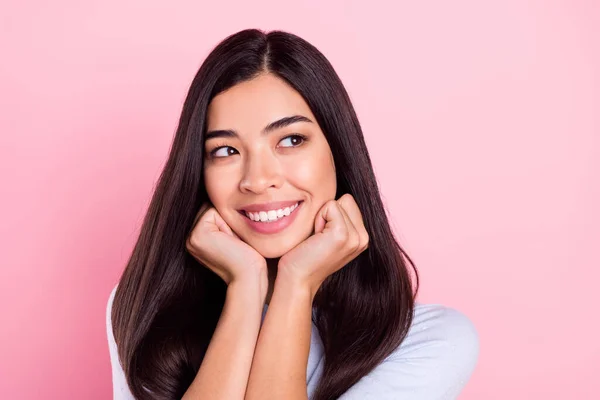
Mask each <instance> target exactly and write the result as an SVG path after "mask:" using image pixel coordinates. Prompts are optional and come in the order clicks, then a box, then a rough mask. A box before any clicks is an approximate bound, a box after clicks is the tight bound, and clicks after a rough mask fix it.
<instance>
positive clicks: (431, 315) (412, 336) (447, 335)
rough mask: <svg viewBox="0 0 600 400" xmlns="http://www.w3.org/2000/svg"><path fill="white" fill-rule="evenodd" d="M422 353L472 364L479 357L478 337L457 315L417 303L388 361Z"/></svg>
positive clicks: (466, 319) (464, 318)
mask: <svg viewBox="0 0 600 400" xmlns="http://www.w3.org/2000/svg"><path fill="white" fill-rule="evenodd" d="M425 349H429V350H431V351H434V350H435V351H436V352H437V353H438V355H443V354H445V353H452V354H453V356H452V358H455V357H458V358H460V359H462V360H463V362H469V361H470V362H473V361H475V360H476V359H477V358H478V355H479V334H478V332H477V329H476V327H475V325H474V323H473V322H472V321H471V319H470V318H469V317H467V316H466V315H465V314H464V313H462V312H461V311H459V310H457V309H454V308H451V307H447V306H443V305H441V304H422V303H417V304H415V308H414V314H413V321H412V324H411V327H410V329H409V332H408V334H407V336H406V338H405V340H404V341H403V342H402V344H401V345H400V347H399V348H398V349H397V350H396V351H395V352H394V353H393V354H392V355H391V357H392V358H402V357H403V356H407V355H410V354H411V353H414V352H423V351H425ZM474 359H475V360H474Z"/></svg>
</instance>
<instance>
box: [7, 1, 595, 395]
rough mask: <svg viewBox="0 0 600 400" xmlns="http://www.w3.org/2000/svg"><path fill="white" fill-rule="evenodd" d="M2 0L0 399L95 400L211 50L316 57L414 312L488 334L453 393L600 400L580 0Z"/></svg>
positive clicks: (590, 107)
mask: <svg viewBox="0 0 600 400" xmlns="http://www.w3.org/2000/svg"><path fill="white" fill-rule="evenodd" d="M231 3H232V2H223V1H215V2H208V1H205V2H199V1H196V2H191V1H188V2H167V1H163V2H156V1H142V0H137V1H126V2H125V1H115V0H110V1H106V0H105V1H54V2H46V1H36V2H32V1H16V0H13V1H3V2H2V5H1V6H0V7H1V8H0V49H1V50H0V51H1V53H0V54H1V55H2V62H1V63H0V89H1V90H0V102H1V103H0V106H1V111H0V134H1V136H0V150H1V154H0V173H1V178H2V185H1V189H0V190H1V192H0V194H1V197H0V199H1V200H0V201H1V202H2V203H1V207H0V210H1V213H2V214H1V215H0V218H1V219H0V220H1V221H2V222H1V223H0V239H1V243H2V267H1V269H0V285H1V287H0V296H2V297H1V298H0V307H1V318H2V322H1V324H0V325H1V328H0V335H1V337H0V339H1V340H0V354H1V356H0V398H3V399H41V398H44V399H107V398H110V396H111V376H110V364H109V357H108V347H107V341H106V334H105V307H106V300H107V298H108V294H109V292H110V290H111V289H112V287H113V285H114V284H115V282H116V281H117V279H118V277H119V276H120V274H121V272H122V270H123V268H124V263H125V262H126V260H127V258H128V256H129V253H130V251H131V249H132V246H133V243H134V240H135V239H136V235H137V233H138V229H139V225H140V222H141V220H142V218H143V215H144V212H145V209H146V207H147V205H148V201H149V197H150V195H151V193H152V190H153V184H154V183H155V181H156V179H157V178H158V174H159V172H160V170H161V168H162V165H163V163H164V161H165V159H166V156H167V152H168V147H169V145H170V142H171V139H172V136H173V133H174V130H175V127H176V123H177V119H178V117H179V112H180V110H181V106H182V102H183V99H184V96H185V94H186V90H187V88H188V86H189V84H190V82H191V79H192V77H193V75H194V74H195V72H196V70H197V68H198V67H199V65H200V63H201V62H202V61H203V59H204V57H205V56H206V55H207V53H208V51H209V50H210V49H211V48H212V47H213V46H214V45H215V44H216V43H217V42H218V41H220V40H221V39H223V38H224V37H225V36H227V35H228V34H230V33H233V32H236V31H238V30H240V29H243V28H247V27H258V28H262V29H284V30H288V31H291V32H294V33H297V34H299V35H300V36H302V37H304V38H306V39H307V40H309V41H310V42H312V43H313V44H315V45H316V46H317V47H318V48H319V49H321V50H322V51H323V52H324V53H325V55H326V56H327V57H328V58H329V59H330V60H331V62H332V64H333V65H334V67H335V68H336V69H337V71H338V73H339V74H340V76H341V78H342V80H343V81H344V83H345V84H346V86H347V88H348V91H349V92H350V95H351V97H352V99H353V101H354V104H355V106H356V109H357V112H358V114H359V118H360V120H361V123H362V125H363V128H364V132H365V136H366V140H367V144H368V146H369V148H370V151H371V155H372V159H373V160H374V163H375V168H376V173H377V175H378V180H379V182H380V184H381V188H382V191H383V194H384V200H385V202H386V205H387V207H388V209H389V212H390V214H391V216H392V219H393V223H394V228H395V230H396V232H397V233H398V235H399V238H400V240H401V242H402V243H403V244H404V245H405V247H406V249H407V250H408V251H409V253H410V254H411V255H412V256H413V257H414V259H415V261H416V262H417V266H418V267H419V269H420V273H421V276H422V278H423V280H422V282H423V285H422V291H421V293H420V296H419V299H418V300H419V301H421V302H435V303H443V304H446V305H449V306H452V307H455V308H458V309H459V310H461V311H463V312H464V313H466V314H467V315H468V316H469V317H470V318H471V319H472V320H473V322H474V323H475V325H476V326H477V328H478V331H479V333H480V337H481V354H480V359H479V363H478V366H477V368H476V370H475V373H474V374H473V376H472V379H471V381H470V382H469V383H468V384H467V386H466V388H465V390H464V392H463V394H462V396H461V398H462V399H488V400H491V399H515V400H519V399H542V398H543V399H566V398H568V399H598V398H600V379H598V373H599V372H600V341H599V340H598V338H599V337H600V318H599V317H598V315H600V312H599V311H598V310H597V308H598V306H599V305H600V296H599V292H600V289H599V287H598V286H599V282H600V273H599V272H598V269H599V267H600V257H599V255H598V247H600V246H599V245H600V228H599V227H600V212H599V208H600V207H599V205H600V117H599V116H598V111H599V110H600V46H599V44H600V40H599V38H600V28H599V27H600V6H599V2H594V1H587V2H584V1H566V0H565V1H527V2H525V1H516V0H511V1H493V2H492V1H487V2H480V1H456V2H448V1H427V2H409V1H400V2H397V1H394V2H392V1H389V2H378V1H364V2H360V1H344V2H342V1H328V2H317V1H310V2H308V1H301V2H293V3H291V2H290V3H286V4H283V2H281V1H252V2H245V1H237V2H235V3H236V4H235V6H234V5H233V4H231Z"/></svg>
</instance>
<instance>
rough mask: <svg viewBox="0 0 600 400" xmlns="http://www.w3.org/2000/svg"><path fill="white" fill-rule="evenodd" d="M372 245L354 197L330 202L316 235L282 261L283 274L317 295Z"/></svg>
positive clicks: (322, 211)
mask: <svg viewBox="0 0 600 400" xmlns="http://www.w3.org/2000/svg"><path fill="white" fill-rule="evenodd" d="M368 245H369V234H368V233H367V230H366V229H365V226H364V224H363V219H362V215H361V213H360V210H359V208H358V205H357V204H356V201H355V200H354V198H353V197H352V195H350V194H344V195H343V196H342V197H340V198H339V199H338V200H330V201H328V202H327V203H325V204H324V205H323V207H321V209H320V210H319V212H318V213H317V216H316V218H315V233H314V235H311V236H310V237H309V238H308V239H306V240H305V241H303V242H302V243H300V244H299V245H297V246H296V247H294V248H293V249H292V250H290V251H289V252H288V253H286V254H284V255H283V256H282V257H281V259H280V260H279V264H278V266H277V268H278V277H279V276H280V272H284V274H283V275H284V276H286V277H291V278H292V279H293V280H294V281H296V283H299V284H301V285H305V286H306V287H307V288H308V289H310V291H311V294H312V295H313V296H314V294H315V293H316V291H317V289H318V288H319V287H320V286H321V283H323V281H324V280H325V278H327V277H328V276H329V275H331V274H333V273H334V272H336V271H338V270H339V269H341V268H342V267H343V266H345V265H346V264H347V263H349V262H350V261H352V260H353V259H354V258H356V257H357V256H358V255H359V254H360V253H362V252H363V251H364V250H365V249H366V248H367V247H368Z"/></svg>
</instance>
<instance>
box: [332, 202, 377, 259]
mask: <svg viewBox="0 0 600 400" xmlns="http://www.w3.org/2000/svg"><path fill="white" fill-rule="evenodd" d="M338 203H339V204H340V205H341V206H342V208H343V209H344V211H346V213H347V214H348V217H350V220H351V221H352V223H353V224H354V227H355V228H356V230H357V232H358V235H359V238H360V248H361V249H362V248H366V247H368V244H369V234H368V233H367V229H366V228H365V224H364V221H363V218H362V213H361V212H360V209H359V208H358V204H357V203H356V201H355V200H354V197H352V195H350V194H345V195H343V196H342V197H341V198H340V199H339V200H338Z"/></svg>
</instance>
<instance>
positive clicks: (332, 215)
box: [315, 200, 344, 233]
mask: <svg viewBox="0 0 600 400" xmlns="http://www.w3.org/2000/svg"><path fill="white" fill-rule="evenodd" d="M337 223H342V224H344V216H343V215H342V213H341V212H340V210H339V208H338V204H337V202H336V201H335V200H330V201H328V202H327V203H325V205H324V206H323V207H321V209H320V210H319V212H318V213H317V216H316V218H315V233H320V232H323V230H325V227H327V228H330V227H332V226H333V225H335V224H337Z"/></svg>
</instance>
